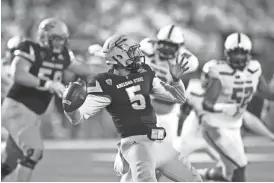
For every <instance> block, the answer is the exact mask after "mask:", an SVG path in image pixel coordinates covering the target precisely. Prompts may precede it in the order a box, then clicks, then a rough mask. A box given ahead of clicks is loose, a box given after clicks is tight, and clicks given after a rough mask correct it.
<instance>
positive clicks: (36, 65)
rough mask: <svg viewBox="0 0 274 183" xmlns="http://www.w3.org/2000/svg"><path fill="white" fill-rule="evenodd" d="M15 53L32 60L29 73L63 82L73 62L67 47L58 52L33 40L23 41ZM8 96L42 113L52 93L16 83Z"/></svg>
mask: <svg viewBox="0 0 274 183" xmlns="http://www.w3.org/2000/svg"><path fill="white" fill-rule="evenodd" d="M14 54H15V55H16V56H19V57H22V58H24V59H26V60H28V61H29V62H31V64H32V66H31V68H30V70H29V73H30V74H32V75H34V76H36V77H38V78H41V79H44V80H54V81H60V82H62V77H63V71H64V70H65V69H66V68H67V67H68V66H69V64H70V62H71V57H70V53H69V51H68V50H67V49H64V50H63V52H62V53H60V54H57V53H53V52H51V51H49V50H48V49H46V48H43V47H41V46H40V45H39V44H38V43H34V42H32V41H25V42H22V43H21V44H20V45H19V47H18V49H17V50H15V52H14ZM7 97H9V98H12V99H14V100H16V101H19V102H21V103H23V104H24V105H25V106H27V107H28V108H30V109H31V110H32V111H34V112H35V113H37V114H42V113H44V112H45V111H46V109H47V107H48V104H49V103H50V100H51V98H52V93H50V92H49V91H41V90H38V89H36V88H32V87H26V86H23V85H21V84H18V83H14V84H13V86H12V87H11V89H10V91H9V93H8V95H7Z"/></svg>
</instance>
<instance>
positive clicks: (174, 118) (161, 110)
mask: <svg viewBox="0 0 274 183" xmlns="http://www.w3.org/2000/svg"><path fill="white" fill-rule="evenodd" d="M140 44H141V50H142V51H143V53H144V54H145V55H146V58H145V62H146V64H148V65H150V67H151V68H152V69H153V70H154V71H155V73H156V76H157V77H158V78H160V79H161V80H163V81H165V82H167V83H170V82H171V81H172V76H171V74H170V72H169V64H168V61H167V60H160V59H159V56H158V54H157V51H156V44H155V41H154V40H152V39H149V38H145V39H144V40H142V41H141V42H140ZM183 56H184V57H185V59H184V62H183V64H184V63H186V62H187V61H188V65H187V67H189V69H188V70H187V71H186V73H190V72H194V71H195V70H196V69H197V68H198V64H199V62H198V59H197V57H196V56H195V55H193V54H192V53H191V52H190V51H188V50H187V49H186V48H183V47H181V48H180V50H179V54H178V57H177V58H176V59H178V61H179V62H180V60H181V59H182V57H183ZM176 59H173V60H171V62H172V63H174V64H175V62H176ZM152 105H153V107H154V109H155V112H156V115H157V120H158V126H161V127H164V128H165V129H166V131H167V137H166V139H165V141H170V142H171V141H173V140H175V139H176V137H177V129H178V123H179V117H180V104H175V103H171V102H168V101H166V100H164V99H161V98H153V100H152Z"/></svg>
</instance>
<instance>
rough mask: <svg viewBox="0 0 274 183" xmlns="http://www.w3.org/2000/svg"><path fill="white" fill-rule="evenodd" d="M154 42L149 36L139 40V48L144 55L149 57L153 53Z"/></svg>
mask: <svg viewBox="0 0 274 183" xmlns="http://www.w3.org/2000/svg"><path fill="white" fill-rule="evenodd" d="M155 43H156V41H155V40H153V39H151V38H145V39H143V40H142V41H140V46H141V47H140V49H141V50H142V52H143V53H144V54H145V55H146V56H148V57H151V56H153V55H154V54H155Z"/></svg>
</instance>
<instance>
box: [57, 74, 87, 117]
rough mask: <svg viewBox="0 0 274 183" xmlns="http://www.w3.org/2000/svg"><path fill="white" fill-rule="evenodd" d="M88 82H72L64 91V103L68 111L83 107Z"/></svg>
mask: <svg viewBox="0 0 274 183" xmlns="http://www.w3.org/2000/svg"><path fill="white" fill-rule="evenodd" d="M86 96H87V84H86V82H85V81H83V80H80V79H78V81H76V82H73V83H70V84H69V85H68V87H67V88H66V90H65V91H64V93H63V98H62V104H63V108H64V110H65V111H66V112H72V111H75V110H76V109H78V108H79V107H81V105H83V103H84V102H85V100H86Z"/></svg>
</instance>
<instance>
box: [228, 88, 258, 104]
mask: <svg viewBox="0 0 274 183" xmlns="http://www.w3.org/2000/svg"><path fill="white" fill-rule="evenodd" d="M253 91H254V90H253V87H251V86H249V87H245V88H233V93H232V97H231V99H232V100H235V101H236V102H237V103H238V104H240V107H245V106H246V105H247V104H248V103H249V102H250V101H251V99H252V96H253V95H252V94H253Z"/></svg>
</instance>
